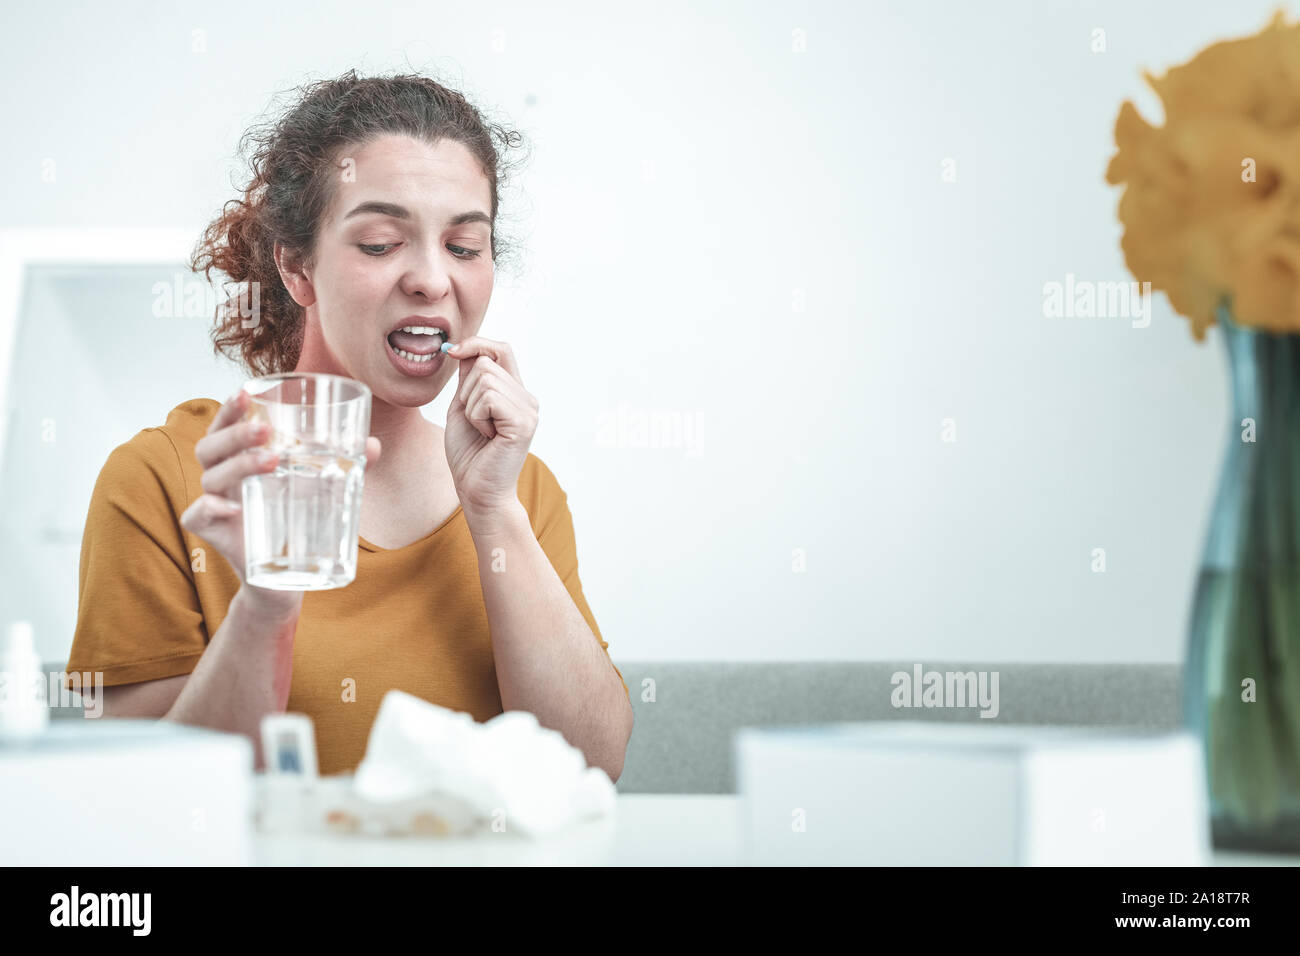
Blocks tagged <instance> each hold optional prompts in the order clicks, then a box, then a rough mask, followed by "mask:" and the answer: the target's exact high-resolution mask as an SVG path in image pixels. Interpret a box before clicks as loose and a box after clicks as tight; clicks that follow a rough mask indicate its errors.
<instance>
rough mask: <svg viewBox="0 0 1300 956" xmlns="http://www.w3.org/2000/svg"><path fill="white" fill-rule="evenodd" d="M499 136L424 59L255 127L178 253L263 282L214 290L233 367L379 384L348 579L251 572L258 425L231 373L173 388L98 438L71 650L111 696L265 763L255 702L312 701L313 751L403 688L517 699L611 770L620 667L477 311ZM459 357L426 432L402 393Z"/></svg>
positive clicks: (490, 245)
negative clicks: (131, 423)
mask: <svg viewBox="0 0 1300 956" xmlns="http://www.w3.org/2000/svg"><path fill="white" fill-rule="evenodd" d="M256 132H257V131H255V133H256ZM500 132H501V130H500V128H499V127H492V128H491V129H489V128H488V127H487V126H485V125H484V123H483V121H482V119H481V118H480V115H479V113H478V112H477V111H476V110H475V109H474V108H473V107H472V106H471V105H469V104H468V103H467V102H466V101H465V100H464V98H463V97H462V96H461V95H460V94H458V93H455V92H453V91H451V90H448V89H446V88H444V87H443V86H440V85H439V84H438V83H436V82H434V81H433V80H431V79H428V78H425V77H421V76H398V77H386V78H380V77H373V78H361V79H359V78H358V77H357V76H356V74H355V72H349V73H347V74H345V75H344V76H342V77H340V78H338V79H336V80H331V81H325V82H321V83H319V84H316V85H313V86H309V87H308V88H307V89H306V90H305V91H304V95H303V96H302V98H301V100H300V101H299V102H298V104H297V105H296V106H294V107H293V108H292V109H291V110H290V111H289V112H288V113H287V114H286V115H285V116H284V117H283V118H281V119H280V120H279V121H278V122H277V123H275V124H272V125H271V126H270V127H268V128H266V129H265V130H263V131H261V135H260V136H259V137H258V149H257V151H256V153H255V154H254V158H253V178H252V181H251V183H250V184H249V186H248V187H247V189H246V191H245V197H244V199H243V200H242V201H236V202H233V203H228V204H227V207H226V211H225V212H224V213H223V215H222V216H221V217H220V218H219V219H217V220H216V221H214V222H213V223H212V224H211V225H210V226H209V227H208V229H207V231H206V233H205V235H204V238H203V241H202V242H201V243H200V245H199V247H198V249H197V250H196V253H195V256H194V260H193V262H192V263H191V267H192V268H193V269H194V270H195V271H198V270H199V269H204V270H205V272H206V274H208V275H209V277H210V273H211V270H212V269H213V268H214V267H215V268H217V269H219V270H220V271H221V272H223V273H224V274H225V275H226V276H228V277H229V279H230V280H232V281H234V282H236V283H245V282H247V283H256V285H251V286H250V287H249V288H253V289H256V290H258V296H257V298H256V299H254V301H257V302H258V303H259V305H260V309H259V311H258V312H257V313H256V314H254V315H253V316H252V317H251V321H250V317H249V316H247V315H242V316H241V315H240V314H239V313H238V312H236V311H233V310H229V311H228V310H224V309H223V310H222V313H221V315H219V316H218V321H217V325H216V327H215V329H214V333H213V338H214V343H215V347H216V348H217V349H218V350H219V351H221V352H223V353H225V354H227V355H231V356H234V357H237V358H238V359H239V360H241V361H242V362H243V364H244V366H245V367H246V368H247V369H248V371H249V373H250V374H253V375H259V374H270V373H274V372H280V371H299V372H326V373H331V374H335V375H344V376H347V377H349V378H353V379H357V380H359V381H361V382H364V383H365V384H366V385H368V386H369V387H370V389H371V392H372V411H371V437H370V438H369V439H368V440H367V451H366V457H367V462H368V464H367V467H366V476H365V491H364V495H363V499H362V506H361V520H360V541H359V547H358V564H357V575H356V579H355V581H354V582H353V583H352V584H350V585H348V586H347V587H345V588H340V589H336V590H330V591H316V592H309V593H306V594H304V593H303V592H286V591H270V590H265V589H262V588H258V587H254V586H251V585H249V584H248V583H246V582H245V581H244V579H243V548H244V541H243V522H242V516H241V514H240V513H239V505H238V503H239V501H240V485H241V482H242V480H243V478H244V477H246V476H248V475H253V474H258V473H261V472H266V471H270V470H272V469H273V468H274V461H273V459H272V460H263V457H261V456H260V454H259V449H258V447H257V446H258V445H260V444H262V443H263V441H264V440H265V437H266V436H265V434H264V433H259V432H258V431H256V430H255V429H254V428H253V426H252V425H251V423H248V422H243V421H241V417H242V415H243V413H244V410H245V408H246V406H247V397H246V395H245V394H244V393H243V392H240V393H238V394H236V395H235V396H233V397H232V398H231V399H230V400H228V401H227V402H226V403H225V404H223V405H218V404H217V403H216V402H215V401H212V400H210V399H195V400H192V401H189V402H186V403H184V404H182V405H179V406H177V407H176V408H175V409H173V410H172V411H171V413H170V414H169V415H168V417H167V421H166V423H165V424H164V425H162V426H161V427H159V428H146V429H144V430H143V431H141V432H140V433H139V434H137V435H136V436H135V437H134V438H132V439H131V440H130V441H128V442H126V443H125V444H123V445H121V446H119V447H118V448H116V449H114V451H113V453H112V454H111V455H110V456H109V459H108V461H107V463H106V464H105V465H104V468H103V470H102V471H101V473H100V476H99V479H98V481H97V483H96V486H95V491H94V495H93V496H92V501H91V506H90V513H89V516H88V518H87V522H86V533H85V536H84V538H83V540H82V554H81V575H80V602H79V608H78V616H77V630H76V635H75V637H74V640H73V646H72V651H71V655H70V659H69V661H68V665H67V670H68V671H69V672H72V671H103V672H104V683H105V685H106V687H105V693H104V697H105V700H104V707H105V712H106V713H108V714H109V715H110V716H133V717H141V716H150V717H160V718H163V719H167V720H175V721H178V722H181V723H186V724H198V725H203V726H208V727H214V728H219V729H223V730H228V731H233V732H238V733H243V734H245V735H247V736H248V737H249V738H250V739H251V740H252V742H253V745H254V748H255V753H256V765H257V767H258V768H259V769H260V768H262V767H263V766H264V759H263V755H262V754H261V748H260V739H259V738H260V734H259V724H260V721H261V719H262V717H263V716H264V715H266V714H268V713H277V712H283V711H285V710H289V711H294V712H300V713H305V714H307V715H309V716H310V717H312V719H313V721H314V723H315V727H316V737H317V745H318V747H319V766H320V772H321V773H323V774H328V773H338V772H349V771H351V770H353V769H355V767H356V765H357V763H358V762H359V761H360V759H361V757H362V756H363V754H364V751H365V744H366V739H367V736H368V734H369V731H370V726H371V723H372V722H373V720H374V717H375V714H376V713H377V711H378V707H379V703H380V700H381V699H382V697H383V695H384V693H385V692H386V691H388V690H389V689H390V688H400V689H402V690H405V691H407V692H409V693H412V694H416V695H418V696H421V697H424V698H425V699H427V700H430V701H433V702H434V703H437V704H440V705H442V706H445V707H450V708H453V709H456V710H461V711H467V712H469V713H470V714H472V715H473V717H474V718H475V719H476V720H480V721H482V720H486V719H488V718H489V717H491V716H493V715H494V714H498V713H501V712H502V710H503V709H504V710H527V711H531V712H533V713H534V714H536V715H537V718H538V721H539V722H540V723H541V724H542V725H544V726H546V727H551V728H554V729H556V730H559V731H561V732H562V733H563V734H564V736H565V737H566V739H568V741H569V742H570V743H571V744H573V745H574V746H575V747H578V748H579V749H581V750H582V751H583V752H584V754H585V755H586V757H587V761H588V763H589V764H591V765H593V766H599V767H601V768H602V769H604V770H605V771H606V772H607V773H608V774H609V776H610V778H611V779H612V780H615V781H617V779H618V777H619V775H620V774H621V772H622V767H623V758H624V754H625V751H626V747H627V741H628V738H629V736H630V734H631V728H632V709H631V704H630V700H629V696H628V690H627V685H626V684H625V683H624V682H623V679H622V674H621V673H620V672H619V671H618V669H617V668H616V667H614V665H613V662H612V661H611V660H610V658H609V654H608V645H607V644H606V643H605V641H604V640H603V639H602V638H601V637H600V632H599V630H598V629H597V627H596V622H595V619H594V617H593V616H592V613H591V610H590V608H589V607H588V606H587V603H586V600H585V598H584V597H583V594H582V586H581V583H580V581H579V579H578V568H577V555H576V548H575V544H574V532H573V523H572V518H571V516H570V513H569V510H568V507H567V503H566V496H565V494H564V492H563V490H562V489H561V488H560V486H559V484H558V483H557V481H556V479H555V476H554V475H552V474H551V472H550V470H549V469H548V468H547V467H546V465H545V464H543V463H542V461H541V460H540V459H538V458H537V457H536V456H535V455H533V454H531V453H530V452H529V451H528V446H529V443H530V442H531V440H532V437H533V434H534V431H535V430H536V427H537V422H538V403H537V400H536V399H535V398H534V397H533V396H532V395H530V394H529V393H528V391H527V390H526V389H525V388H524V384H523V380H522V378H521V376H520V372H519V366H518V363H517V362H516V360H515V357H514V354H513V353H512V351H511V349H510V346H509V345H507V344H506V343H504V342H498V341H494V340H492V339H488V338H483V337H481V336H479V335H478V334H477V333H478V331H479V327H480V326H481V324H482V322H483V317H484V314H485V313H486V311H487V307H488V300H489V298H490V297H491V294H492V284H493V273H494V269H495V262H496V259H497V255H498V242H497V237H496V230H495V224H496V219H497V204H498V187H499V184H500V183H499V180H500V178H501V169H502V167H501V156H500V154H499V153H498V151H497V148H496V146H495V144H494V141H493V134H494V133H500ZM250 135H253V134H250ZM515 137H517V134H509V135H507V136H506V137H505V143H506V144H507V145H514V143H515V139H514V138H515ZM435 329H436V330H438V331H439V332H441V333H442V334H441V335H440V334H437V333H436V332H434V330H435ZM404 330H413V331H404ZM444 337H445V338H446V339H447V340H448V341H449V342H450V343H454V347H451V348H447V347H446V346H443V345H442V342H443V338H444ZM453 371H455V373H456V381H455V388H456V393H455V397H454V399H453V401H452V403H451V407H450V409H449V411H448V413H447V427H446V429H445V430H444V429H442V428H439V427H438V426H436V425H434V424H432V423H431V422H429V421H428V420H427V419H425V418H424V416H423V415H422V414H421V412H420V407H421V406H423V405H426V404H428V403H429V402H431V401H433V400H434V399H435V398H436V397H437V396H438V394H439V393H440V392H441V391H442V389H443V387H444V386H445V385H447V384H448V382H449V381H450V380H451V377H452V373H453ZM213 550H215V551H216V552H217V553H218V554H219V555H220V558H221V559H219V560H218V559H214V556H213V555H212V554H211V551H213Z"/></svg>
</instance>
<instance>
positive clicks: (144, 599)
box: [67, 398, 627, 774]
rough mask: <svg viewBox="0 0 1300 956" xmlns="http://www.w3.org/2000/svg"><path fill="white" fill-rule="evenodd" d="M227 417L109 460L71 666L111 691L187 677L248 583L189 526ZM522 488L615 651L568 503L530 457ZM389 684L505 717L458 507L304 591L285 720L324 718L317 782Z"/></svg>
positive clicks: (359, 744) (561, 569) (209, 413)
mask: <svg viewBox="0 0 1300 956" xmlns="http://www.w3.org/2000/svg"><path fill="white" fill-rule="evenodd" d="M219 408H220V403H219V402H216V401H213V400H212V399H208V398H198V399H193V400H191V401H188V402H185V403H184V404H181V405H178V406H176V407H175V408H174V409H172V411H171V413H170V414H169V415H168V416H167V422H166V424H164V425H162V426H161V427H151V428H145V429H144V430H142V431H140V432H139V433H138V434H136V435H135V437H133V438H131V439H130V440H129V441H127V442H125V443H123V444H121V445H119V446H118V447H117V448H115V449H114V450H113V451H112V453H111V454H110V455H109V456H108V460H107V462H106V463H105V464H104V467H103V469H102V470H101V471H100V474H99V478H98V479H97V481H96V483H95V489H94V492H93V494H92V495H91V501H90V510H89V513H88V515H87V517H86V528H85V534H84V536H83V537H82V541H81V568H80V591H79V600H78V607H77V629H76V633H75V634H74V636H73V641H72V650H71V652H70V655H69V660H68V664H67V670H68V672H70V673H71V672H74V671H77V672H81V671H102V672H103V674H104V684H105V685H106V686H112V685H115V684H130V683H135V682H137V681H147V680H155V679H158V678H161V677H172V676H175V675H178V674H188V673H190V672H191V671H193V670H194V666H195V665H196V664H197V663H198V660H199V658H200V657H201V656H202V654H203V650H204V648H205V647H206V646H207V644H208V641H209V640H210V639H211V637H212V635H214V634H216V633H217V630H218V628H220V627H221V622H222V620H223V619H224V618H225V616H226V612H227V609H228V608H229V606H230V602H231V600H232V599H233V598H234V596H235V593H236V592H237V591H238V590H239V579H238V578H237V577H236V576H235V572H234V570H233V569H232V568H231V566H230V563H229V562H228V561H227V560H226V559H225V558H224V557H222V556H221V555H220V554H219V553H217V552H216V551H215V550H213V549H212V548H211V547H210V546H208V545H207V543H206V542H205V541H204V540H203V539H202V538H200V537H198V536H197V535H193V534H191V533H190V532H188V531H186V530H185V529H184V528H182V527H181V524H180V516H181V515H182V514H183V513H184V511H185V509H186V508H188V507H189V505H190V503H191V502H193V501H194V500H195V499H196V498H198V497H199V495H201V494H202V491H203V490H202V487H201V485H200V483H199V478H200V476H201V475H202V473H203V469H202V467H201V466H200V465H199V462H198V459H197V458H196V457H195V455H194V445H195V443H196V442H197V441H198V440H199V439H200V438H202V437H203V436H204V435H205V434H206V433H207V429H208V425H209V424H210V423H211V421H212V418H213V416H214V415H215V414H216V412H217V410H218V409H219ZM518 493H519V501H520V502H521V503H522V504H523V506H524V509H525V510H526V511H527V512H528V516H529V520H530V523H531V525H532V529H533V533H534V534H535V535H536V536H537V540H538V542H539V543H540V545H541V547H542V550H543V551H544V552H545V553H546V556H547V557H548V558H549V559H550V561H551V565H552V567H554V568H555V572H556V574H557V575H558V576H559V578H560V580H561V581H563V582H564V586H565V587H566V588H567V589H568V591H569V594H570V595H571V596H572V598H573V602H574V604H575V605H576V606H577V608H578V610H579V611H580V612H581V613H582V616H583V617H584V618H585V619H586V621H587V623H588V624H589V625H590V626H591V630H592V633H593V634H594V635H595V637H596V640H597V641H599V642H600V646H601V648H602V649H604V650H605V653H606V655H608V654H609V645H608V644H607V643H606V642H605V641H604V639H603V638H602V637H601V635H600V630H599V629H598V628H597V626H596V619H595V617H594V616H593V615H592V613H591V608H589V607H588V606H587V601H586V599H585V598H584V597H583V594H582V584H581V582H580V581H579V579H578V557H577V549H576V545H575V542H574V532H573V519H572V517H571V515H570V512H569V508H568V504H567V495H566V494H565V492H564V491H563V490H562V489H561V488H560V485H559V483H558V482H557V481H556V479H555V476H554V475H553V474H552V473H551V471H550V469H549V468H547V467H546V465H545V464H544V463H543V462H542V460H541V459H540V458H538V457H537V456H536V455H533V454H532V453H529V455H528V458H527V460H526V461H525V463H524V466H523V469H522V470H521V472H520V475H519V484H518ZM610 666H611V667H614V663H613V661H612V660H611V661H610ZM614 671H615V673H617V674H618V676H619V680H620V681H623V675H622V673H621V672H620V671H619V670H618V668H617V667H614ZM350 688H351V691H350V693H349V689H350ZM391 688H398V689H400V690H404V691H406V692H407V693H410V694H414V695H416V696H418V697H422V698H424V699H425V700H428V701H432V702H433V703H435V704H439V705H441V706H443V707H449V708H452V709H453V710H460V711H466V712H468V713H469V714H470V715H471V716H473V718H474V719H475V720H477V721H484V720H487V719H488V718H490V717H492V716H494V715H496V714H499V713H501V696H500V692H499V688H498V685H497V676H496V668H495V665H494V662H493V658H492V643H491V638H490V635H489V631H488V618H487V609H486V607H485V606H484V603H483V592H482V589H481V585H480V582H479V574H478V558H477V555H476V552H475V550H474V543H473V539H472V538H471V536H470V533H469V526H468V525H467V524H466V522H465V515H464V512H463V511H461V510H460V509H459V508H458V509H457V510H456V511H455V512H454V513H453V514H452V516H451V517H450V518H448V519H447V520H446V521H445V522H443V523H442V525H440V526H439V527H438V528H437V530H435V531H434V532H433V533H432V534H431V535H429V536H428V537H427V538H424V539H423V540H420V541H416V542H414V543H412V544H409V545H407V546H406V547H404V548H397V549H386V548H381V547H378V546H376V545H373V544H371V543H370V542H368V541H366V540H365V539H364V538H362V539H361V540H360V541H359V545H358V549H357V575H356V579H355V580H354V581H353V582H352V583H351V584H349V585H348V586H347V587H343V588H337V589H334V590H330V591H308V592H306V593H305V594H304V595H303V604H302V613H301V615H300V616H299V619H298V628H297V631H296V634H295V637H294V645H293V682H292V686H291V688H290V692H289V702H288V710H289V711H290V712H295V713H302V714H306V715H308V716H309V717H311V718H312V720H313V722H314V723H315V730H316V745H317V748H318V760H319V768H320V772H321V773H322V774H332V773H345V772H351V771H353V770H354V769H355V768H356V765H357V764H358V763H359V762H360V761H361V758H362V756H363V755H364V753H365V746H366V739H367V737H368V736H369V733H370V727H371V724H372V723H373V722H374V719H375V715H376V714H377V712H378V710H379V703H380V700H381V699H382V698H383V696H384V694H385V693H386V692H387V691H388V690H390V689H391ZM623 689H624V691H625V692H626V690H627V682H626V681H623ZM351 696H355V700H350V699H349V697H351Z"/></svg>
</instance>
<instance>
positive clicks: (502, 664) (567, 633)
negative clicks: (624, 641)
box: [467, 505, 632, 782]
mask: <svg viewBox="0 0 1300 956" xmlns="http://www.w3.org/2000/svg"><path fill="white" fill-rule="evenodd" d="M467 520H468V521H469V524H470V533H471V535H472V536H473V538H474V544H475V548H476V550H477V552H478V557H479V581H480V583H481V584H482V588H483V603H484V605H485V606H486V608H487V615H488V625H489V629H490V631H491V640H492V656H493V659H494V662H495V664H496V671H497V684H498V687H499V689H500V692H501V707H502V709H503V710H526V711H530V712H532V713H533V714H534V715H535V716H536V717H537V722H538V723H539V724H541V725H542V726H543V727H548V728H550V729H552V730H558V731H560V732H561V733H562V734H564V737H565V739H566V740H568V742H569V743H570V744H572V745H573V746H575V747H577V748H578V749H579V750H581V751H582V752H583V754H584V755H585V756H586V758H587V763H588V764H589V765H591V766H593V767H600V768H601V769H602V770H604V771H605V772H606V773H607V774H609V777H610V779H611V780H613V781H615V782H617V781H618V778H619V776H620V775H621V774H622V772H623V759H624V757H625V756H626V753H627V743H628V738H629V737H630V736H631V733H632V705H631V703H630V702H629V701H628V696H627V691H626V690H624V689H623V683H622V681H620V680H619V678H618V674H617V673H616V672H615V671H614V667H613V665H612V664H611V662H610V659H609V655H608V654H606V652H605V650H604V649H603V648H602V647H601V646H600V644H599V643H598V642H597V641H596V637H595V634H594V633H593V632H592V630H591V628H590V627H589V626H588V625H587V621H586V619H585V618H584V617H583V616H582V613H581V612H580V611H579V610H578V608H577V606H576V605H575V604H574V603H573V598H572V597H570V595H569V592H568V590H567V589H566V588H565V587H564V583H563V582H562V581H561V580H560V578H559V576H558V575H557V574H556V573H555V568H554V567H552V566H551V562H550V559H549V558H548V557H547V556H546V552H544V551H543V550H542V546H541V545H540V544H539V543H538V541H537V538H536V537H535V536H534V535H533V532H532V528H531V527H530V525H529V521H528V514H527V512H525V511H524V509H523V506H522V505H521V506H520V507H518V508H516V509H511V511H510V512H509V513H508V514H507V515H506V516H504V517H499V518H496V519H494V521H492V522H489V521H482V522H480V521H476V520H475V519H474V518H473V517H471V516H467ZM499 559H503V560H502V561H500V562H499Z"/></svg>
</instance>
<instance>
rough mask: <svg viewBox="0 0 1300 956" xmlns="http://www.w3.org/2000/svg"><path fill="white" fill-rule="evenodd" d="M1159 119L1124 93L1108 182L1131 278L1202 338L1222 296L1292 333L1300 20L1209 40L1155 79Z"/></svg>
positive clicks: (1299, 203) (1251, 322)
mask: <svg viewBox="0 0 1300 956" xmlns="http://www.w3.org/2000/svg"><path fill="white" fill-rule="evenodd" d="M1144 77H1145V79H1146V81H1147V83H1148V85H1150V86H1151V88H1152V89H1153V90H1155V92H1156V93H1157V94H1158V95H1159V96H1160V99H1161V101H1162V102H1163V104H1164V109H1165V124H1164V126H1163V127H1155V126H1152V125H1151V124H1149V123H1148V122H1147V121H1146V120H1144V119H1143V118H1142V117H1141V115H1140V114H1139V113H1138V111H1137V108H1136V107H1135V106H1134V105H1133V104H1132V103H1131V102H1128V101H1126V102H1125V103H1124V104H1123V105H1122V106H1121V107H1120V112H1119V118H1118V120H1117V121H1116V123H1115V143H1116V146H1117V147H1118V152H1117V153H1116V154H1115V156H1114V158H1112V159H1111V161H1110V166H1109V168H1108V169H1107V170H1106V179H1107V181H1108V182H1110V183H1112V184H1115V185H1121V184H1122V185H1123V186H1124V193H1123V196H1122V197H1121V199H1120V204H1119V218H1120V221H1121V222H1123V224H1124V239H1123V242H1122V246H1123V249H1124V258H1125V261H1126V263H1127V264H1128V267H1129V269H1130V270H1131V271H1132V273H1133V275H1134V276H1135V277H1136V278H1137V279H1138V281H1141V282H1150V283H1151V288H1152V289H1156V290H1162V291H1164V292H1165V294H1166V295H1168V297H1169V301H1170V303H1171V304H1172V306H1173V307H1174V309H1176V310H1177V311H1178V312H1179V313H1181V314H1182V315H1185V316H1186V317H1187V318H1188V319H1190V320H1191V324H1192V333H1193V335H1195V337H1196V338H1197V339H1204V338H1205V330H1206V328H1207V327H1209V326H1210V325H1213V324H1214V321H1215V311H1216V309H1217V307H1218V306H1219V304H1220V303H1221V302H1222V301H1223V299H1224V298H1225V296H1226V297H1230V298H1231V301H1232V312H1233V317H1234V318H1235V319H1236V321H1238V322H1239V323H1241V324H1242V325H1246V326H1250V327H1253V328H1259V329H1267V330H1270V331H1274V332H1300V23H1296V24H1288V23H1286V21H1285V17H1284V16H1283V14H1282V13H1281V12H1279V13H1277V14H1275V15H1274V18H1273V20H1272V22H1270V23H1269V25H1268V26H1267V27H1265V28H1264V30H1263V31H1262V32H1260V33H1257V34H1255V35H1253V36H1249V37H1245V38H1243V39H1237V40H1226V41H1224V42H1221V43H1215V44H1214V45H1212V46H1209V47H1207V48H1206V49H1204V50H1202V51H1201V52H1200V53H1198V54H1197V55H1196V56H1195V57H1193V58H1192V59H1191V60H1190V61H1188V62H1187V63H1184V64H1182V65H1181V66H1176V67H1174V68H1173V69H1171V70H1169V71H1168V72H1167V73H1166V74H1165V75H1164V76H1162V77H1155V76H1153V75H1151V74H1150V73H1145V74H1144Z"/></svg>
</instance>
